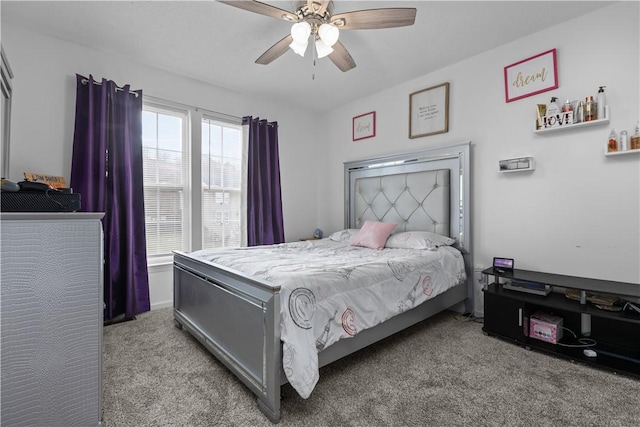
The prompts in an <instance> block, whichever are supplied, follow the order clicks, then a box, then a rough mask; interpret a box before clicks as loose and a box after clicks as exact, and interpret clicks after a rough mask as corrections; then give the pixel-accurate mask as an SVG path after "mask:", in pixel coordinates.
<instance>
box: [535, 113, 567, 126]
mask: <svg viewBox="0 0 640 427" xmlns="http://www.w3.org/2000/svg"><path fill="white" fill-rule="evenodd" d="M572 124H573V111H567V112H564V113H558V114H553V115H551V116H544V117H543V118H542V127H543V128H544V129H550V128H559V127H562V126H566V125H572Z"/></svg>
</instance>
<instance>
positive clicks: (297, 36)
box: [291, 21, 311, 43]
mask: <svg viewBox="0 0 640 427" xmlns="http://www.w3.org/2000/svg"><path fill="white" fill-rule="evenodd" d="M310 35H311V25H309V23H308V22H306V21H302V22H297V23H295V24H293V25H292V26H291V37H293V40H294V41H295V42H298V43H302V42H304V41H307V40H309V36H310Z"/></svg>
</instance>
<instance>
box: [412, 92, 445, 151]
mask: <svg viewBox="0 0 640 427" xmlns="http://www.w3.org/2000/svg"><path fill="white" fill-rule="evenodd" d="M448 131H449V83H448V82H447V83H442V84H440V85H437V86H432V87H429V88H426V89H422V90H419V91H417V92H413V93H412V94H410V95H409V138H412V139H413V138H419V137H422V136H429V135H435V134H438V133H445V132H448Z"/></svg>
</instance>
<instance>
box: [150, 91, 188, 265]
mask: <svg viewBox="0 0 640 427" xmlns="http://www.w3.org/2000/svg"><path fill="white" fill-rule="evenodd" d="M188 130H189V113H188V112H187V111H179V110H172V109H170V108H167V107H165V106H155V105H153V104H149V103H145V105H144V107H143V113H142V150H143V173H144V203H145V227H146V237H147V257H148V258H154V257H161V256H167V255H171V251H173V250H180V251H188V250H189V249H190V248H189V233H190V224H191V221H190V215H189V206H190V204H189V193H190V191H189V185H188V183H189V164H190V162H189V138H188V135H189V131H188Z"/></svg>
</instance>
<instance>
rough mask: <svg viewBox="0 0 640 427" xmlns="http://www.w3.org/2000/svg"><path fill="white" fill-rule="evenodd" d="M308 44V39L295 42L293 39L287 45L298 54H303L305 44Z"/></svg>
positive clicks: (305, 47) (305, 48)
mask: <svg viewBox="0 0 640 427" xmlns="http://www.w3.org/2000/svg"><path fill="white" fill-rule="evenodd" d="M308 44H309V40H305V41H303V42H297V41H295V40H294V41H292V42H291V44H290V45H289V47H290V48H291V50H293V51H294V52H295V53H297V54H298V55H300V56H304V53H305V51H306V50H307V45H308Z"/></svg>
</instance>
